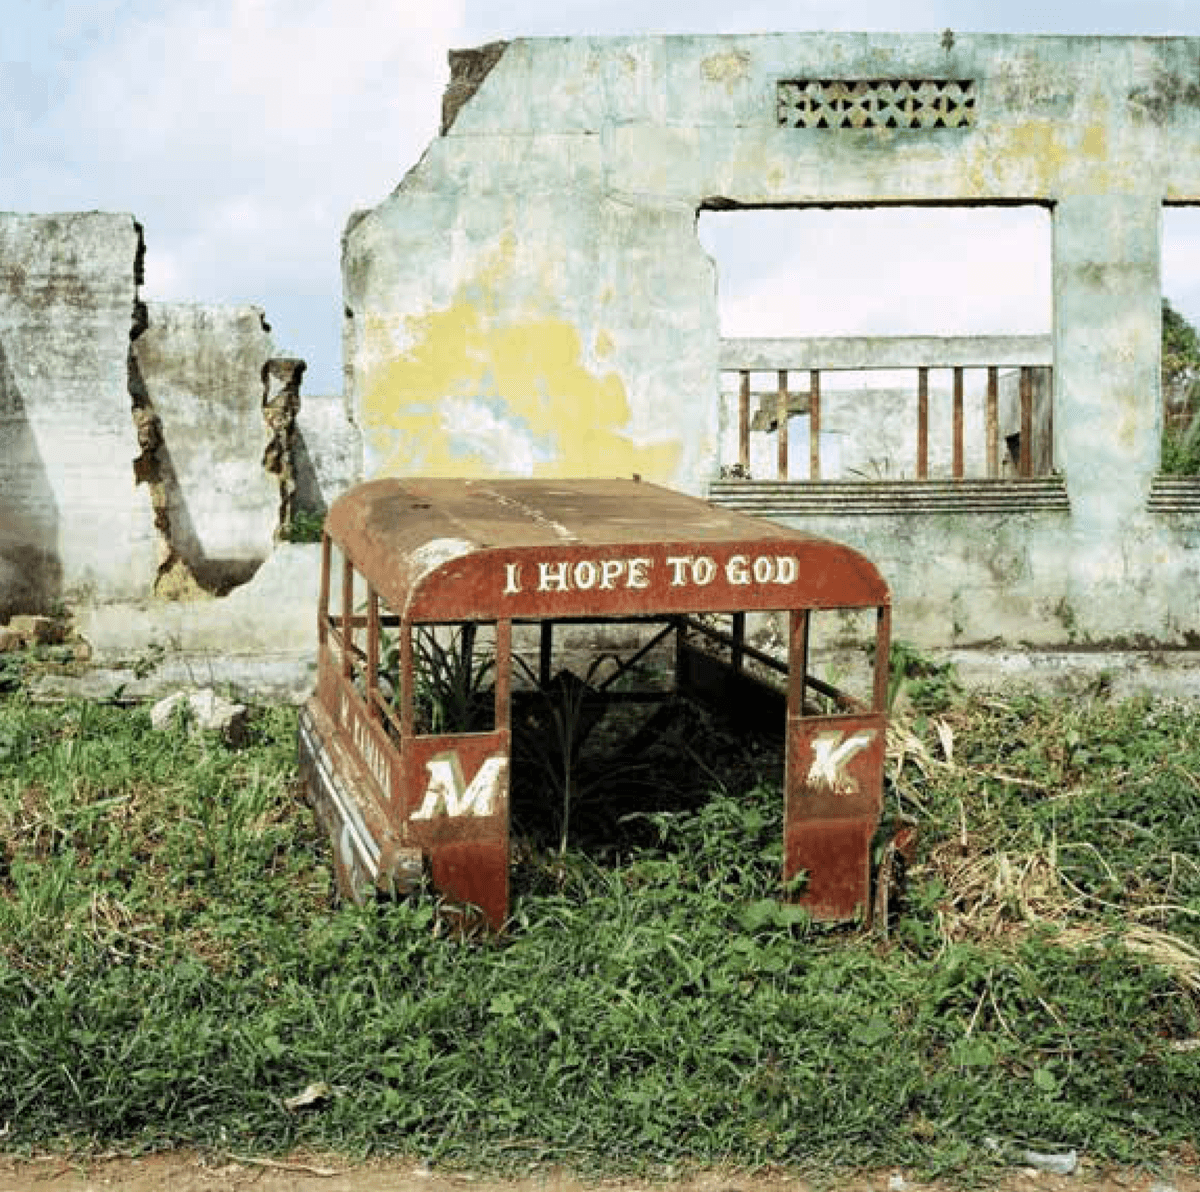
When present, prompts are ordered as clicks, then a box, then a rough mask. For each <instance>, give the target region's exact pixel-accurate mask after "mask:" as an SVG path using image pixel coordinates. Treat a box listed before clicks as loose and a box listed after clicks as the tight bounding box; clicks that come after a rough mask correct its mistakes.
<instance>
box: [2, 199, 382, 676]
mask: <svg viewBox="0 0 1200 1192" xmlns="http://www.w3.org/2000/svg"><path fill="white" fill-rule="evenodd" d="M144 253H145V250H144V244H143V240H142V235H141V229H140V227H139V226H138V224H137V223H136V222H135V221H134V220H133V218H132V217H131V216H123V215H102V214H97V213H90V214H80V215H54V216H37V215H0V469H2V470H3V473H4V477H5V480H4V483H3V485H0V623H2V622H3V620H4V619H5V618H6V617H7V616H8V615H9V614H10V613H21V612H26V611H27V612H41V613H45V612H50V611H58V610H60V608H66V607H67V606H70V607H71V608H72V609H73V611H74V612H75V613H76V624H77V627H78V628H79V629H81V630H82V632H83V634H84V636H85V638H86V639H87V640H86V641H85V642H81V643H80V649H81V650H94V652H95V655H96V659H97V662H98V663H101V664H105V665H108V664H112V663H114V662H118V663H119V662H121V661H122V660H125V661H128V660H130V659H133V663H131V665H134V669H135V670H136V671H137V672H138V673H139V674H140V673H142V672H143V671H144V670H145V665H144V659H145V656H146V652H147V651H150V652H152V653H153V654H155V655H160V654H162V655H165V652H166V651H168V650H179V651H183V653H184V654H185V655H188V656H190V658H191V659H192V660H193V663H195V662H196V660H205V659H209V658H212V657H215V656H217V655H219V654H224V655H225V656H226V660H227V662H228V665H227V667H226V669H230V668H232V670H233V671H235V672H237V673H238V674H241V673H242V672H243V671H245V670H246V669H247V661H246V660H247V658H249V657H254V656H257V658H258V660H259V661H260V663H261V664H262V666H263V668H265V670H270V669H271V667H272V665H275V664H273V663H272V661H271V660H272V659H273V658H277V659H285V660H286V661H285V662H282V663H279V664H278V666H282V667H283V669H284V670H286V671H288V672H289V673H290V674H291V678H290V679H287V680H281V681H283V682H285V685H286V683H289V682H294V681H295V676H296V675H297V674H303V673H305V667H306V666H307V661H306V659H307V656H308V655H310V654H311V653H312V649H313V636H312V634H313V630H312V611H311V604H312V600H313V599H315V591H316V587H315V585H316V554H315V552H314V551H313V550H312V548H307V549H301V548H295V549H293V548H283V549H282V550H279V551H277V550H276V545H277V542H278V540H279V539H281V538H286V537H289V536H290V534H291V532H292V530H293V529H294V525H293V523H294V522H295V519H296V517H297V516H298V515H299V514H301V513H307V514H308V515H309V519H310V522H311V520H312V517H313V516H319V515H320V514H321V513H323V511H324V508H325V506H326V505H327V503H328V502H329V501H330V500H332V499H333V497H334V496H336V495H337V493H338V492H340V491H342V489H344V488H345V487H348V485H349V484H350V483H352V482H353V481H354V479H356V477H357V468H358V452H357V437H356V434H355V431H354V428H353V426H352V425H351V423H350V421H349V420H348V419H347V418H346V416H345V411H344V405H343V403H342V401H341V398H340V397H339V398H337V399H324V400H317V401H315V402H314V403H313V405H314V408H313V410H312V411H310V412H308V413H307V415H305V416H302V414H301V410H302V397H301V381H302V377H303V374H304V368H305V365H304V362H303V361H302V360H294V359H288V358H282V357H280V356H279V355H278V353H277V351H276V349H275V346H274V343H273V341H272V338H271V335H270V329H269V327H268V326H267V323H266V320H265V318H264V315H263V311H262V310H261V309H259V308H258V307H253V306H244V307H220V306H205V305H199V304H185V303H158V302H155V303H144V302H143V301H142V300H141V299H140V296H139V287H140V285H141V283H142V267H143V257H144ZM267 559H271V560H272V561H273V566H272V567H270V568H268V569H267V571H266V573H265V574H264V575H263V576H262V578H261V580H259V581H258V582H254V583H249V582H248V581H250V580H251V577H254V576H255V574H256V572H257V571H258V570H259V568H260V567H262V565H263V563H264V561H265V560H267ZM281 569H282V571H283V573H284V574H285V575H286V579H285V580H284V581H283V582H282V584H280V583H276V582H274V581H273V577H277V576H278V574H279V572H280V570H281ZM234 589H237V590H238V591H239V592H240V591H243V590H244V592H245V594H243V595H241V596H239V597H238V598H236V599H226V600H224V601H222V600H214V599H213V597H216V596H221V595H222V594H225V593H229V592H231V591H233V590H234ZM297 601H298V602H299V604H297V603H296V602H297ZM14 623H15V622H14ZM10 639H11V640H13V641H16V640H17V638H16V637H15V635H14V634H11V633H10V634H8V635H6V638H5V640H6V641H9V640H10ZM278 666H277V667H276V669H278ZM127 677H128V676H127Z"/></svg>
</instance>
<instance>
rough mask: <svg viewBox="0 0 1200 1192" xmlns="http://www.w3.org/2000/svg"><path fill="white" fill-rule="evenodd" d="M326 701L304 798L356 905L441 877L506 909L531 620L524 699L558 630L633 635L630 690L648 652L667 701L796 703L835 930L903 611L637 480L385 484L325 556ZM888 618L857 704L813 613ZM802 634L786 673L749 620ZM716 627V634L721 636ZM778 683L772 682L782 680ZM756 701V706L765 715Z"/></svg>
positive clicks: (793, 786) (793, 760)
mask: <svg viewBox="0 0 1200 1192" xmlns="http://www.w3.org/2000/svg"><path fill="white" fill-rule="evenodd" d="M322 559H323V575H322V580H321V588H320V591H321V601H322V604H321V608H320V610H319V613H318V616H319V659H318V679H317V688H316V692H315V694H314V695H313V697H312V698H311V699H310V701H309V702H308V704H307V706H306V707H305V709H304V712H303V714H302V722H301V736H300V752H301V759H302V768H303V773H304V777H305V782H306V785H307V787H308V790H309V795H310V799H311V801H312V802H313V804H314V806H315V807H316V808H317V811H318V814H319V816H320V818H321V820H322V823H323V824H324V825H325V827H326V829H327V830H328V832H329V834H330V837H331V839H332V842H333V847H334V851H335V854H336V871H337V875H338V881H339V885H340V887H341V889H342V890H343V892H344V893H345V894H347V895H348V896H351V897H355V898H359V899H361V898H363V897H364V896H366V895H367V894H368V893H369V892H370V890H371V888H372V887H380V888H383V889H404V888H406V887H407V886H409V885H411V883H412V881H413V880H414V875H415V873H416V872H417V868H418V866H417V865H416V863H415V859H421V860H423V863H424V864H425V866H426V867H427V869H428V871H429V873H430V876H431V878H432V881H433V883H434V885H435V886H436V887H437V888H439V889H440V890H442V891H443V892H444V893H446V894H447V895H448V896H450V897H452V898H454V899H457V900H460V901H462V902H467V903H471V904H473V905H475V906H478V907H479V908H480V909H481V910H482V912H483V913H484V915H485V916H486V918H487V920H488V921H489V923H491V924H492V925H493V926H494V927H497V928H498V927H500V926H502V925H503V923H504V921H505V919H506V917H507V914H508V867H509V800H510V771H511V766H512V754H513V728H512V715H513V713H512V705H513V701H514V692H513V675H514V671H513V666H514V657H515V656H516V651H515V650H514V640H513V638H514V626H517V627H518V628H519V629H520V630H521V633H522V635H524V636H523V639H522V640H525V638H526V637H527V636H528V633H529V630H530V628H531V627H533V628H535V629H536V640H535V641H534V644H533V647H532V661H531V662H528V661H526V660H525V659H524V658H521V660H520V670H521V675H522V681H523V683H525V684H526V685H532V687H533V688H534V689H540V690H542V691H543V692H544V691H546V690H547V689H548V688H549V687H550V685H551V683H552V682H554V681H558V679H559V678H560V677H561V676H554V677H553V678H552V675H551V666H550V662H549V659H550V656H551V651H552V649H553V644H554V638H555V635H556V634H560V635H561V634H563V633H565V632H566V631H567V629H568V628H570V627H580V626H588V627H595V626H604V625H608V626H614V625H633V626H636V628H637V630H638V634H639V635H640V636H638V637H637V641H638V642H639V643H640V644H638V646H637V648H636V649H631V650H630V651H629V654H628V656H627V657H623V658H619V659H616V660H615V663H614V665H615V670H612V671H611V673H609V674H608V675H607V677H606V678H603V679H601V678H599V677H597V676H596V675H595V674H594V671H593V670H588V673H587V676H586V678H585V679H580V678H579V677H578V676H574V682H575V683H577V684H583V686H584V688H586V692H587V698H588V699H591V700H594V701H614V702H616V701H622V700H623V701H636V700H647V701H652V700H654V699H658V698H661V696H660V694H659V693H656V692H653V691H631V690H619V688H620V687H621V685H620V684H618V683H616V680H617V679H618V678H622V677H624V678H628V677H629V676H630V675H632V674H634V673H635V668H636V666H637V664H638V662H639V661H640V660H641V659H642V658H643V657H644V656H646V655H647V653H648V652H649V651H651V650H660V649H667V648H668V647H669V646H670V644H671V643H673V646H674V648H673V650H668V652H669V653H670V655H671V658H672V673H671V675H670V687H671V691H672V692H673V693H675V694H678V693H683V694H695V695H704V696H706V697H709V698H716V699H718V700H722V699H723V700H725V701H727V702H732V703H733V704H734V705H736V706H738V707H740V708H741V710H742V711H743V712H744V713H748V712H750V711H751V710H753V709H755V708H757V707H759V706H766V705H767V704H772V701H774V704H773V706H774V705H778V708H779V712H780V715H779V724H780V729H781V732H782V734H783V750H784V757H785V761H784V774H783V784H784V788H785V789H784V808H785V826H784V835H785V861H784V876H785V877H789V878H790V877H791V876H793V875H795V874H796V873H798V872H799V871H800V870H804V871H805V872H806V873H807V875H808V877H807V882H806V883H805V885H804V887H803V889H802V891H801V893H800V895H799V898H800V901H802V902H804V903H806V904H807V905H808V906H809V907H810V908H811V909H812V911H813V913H814V914H815V915H817V916H820V917H824V918H851V917H853V916H855V915H857V914H860V913H864V912H865V910H866V908H867V906H868V901H869V885H870V876H869V868H868V866H869V856H870V841H871V839H872V836H873V835H874V832H875V829H876V827H877V824H878V819H879V812H880V803H881V797H882V783H883V748H884V740H885V735H886V725H885V704H886V691H887V652H888V640H889V634H890V620H889V608H890V605H889V596H888V591H887V586H886V584H885V583H884V582H883V580H882V578H881V577H880V575H879V573H878V571H877V570H876V569H875V567H874V566H873V565H872V564H871V563H870V561H869V560H868V559H866V558H865V557H864V556H863V555H861V554H859V553H858V552H856V551H854V550H851V549H850V548H848V547H846V546H843V545H841V544H839V543H836V542H832V541H829V540H827V539H822V538H817V537H815V536H813V535H810V534H806V533H803V532H801V531H799V530H794V529H790V528H787V527H784V526H780V525H776V524H773V523H771V522H768V521H764V520H761V519H758V518H753V517H749V516H747V515H745V514H741V513H737V512H733V511H729V510H723V509H719V508H717V507H715V506H712V505H710V504H708V503H707V502H705V501H701V500H698V499H696V498H693V497H688V496H683V495H681V494H678V493H674V492H670V491H668V490H666V489H662V488H658V487H656V486H654V485H650V484H644V483H640V482H638V481H637V480H610V481H606V480H550V481H533V480H529V481H525V480H487V481H484V480H479V481H468V480H434V479H428V480H427V479H406V480H397V479H390V480H379V481H373V482H370V483H367V484H364V485H361V486H359V487H358V488H356V489H354V490H352V491H351V492H349V493H347V494H346V495H345V496H343V497H342V498H341V499H340V500H338V501H337V502H335V504H334V505H333V507H332V509H331V510H330V512H329V516H328V518H327V521H326V530H325V539H324V546H323V552H322ZM835 610H851V611H854V610H858V611H860V612H865V613H866V615H868V616H869V617H870V618H872V621H871V631H870V637H871V641H870V651H869V654H870V668H869V669H870V672H871V674H870V682H869V684H868V686H867V688H866V690H865V691H863V692H860V693H859V697H858V698H857V699H852V698H850V697H848V696H846V695H845V694H844V693H843V692H841V691H840V690H838V688H836V687H834V686H832V685H831V684H829V683H827V682H824V681H822V680H820V679H819V678H818V677H817V676H816V675H815V674H813V673H812V668H811V666H810V658H809V629H810V618H812V617H813V616H818V615H821V616H823V615H825V614H826V613H832V612H834V611H835ZM764 613H765V614H772V615H774V616H777V617H779V618H780V619H781V620H782V621H783V623H784V624H785V625H786V626H787V643H786V645H785V646H784V648H783V650H782V652H781V655H780V656H776V655H775V654H772V653H770V652H767V651H764V650H760V649H758V648H757V647H756V646H755V645H754V644H752V643H751V642H750V641H749V640H748V639H747V633H746V617H747V615H756V614H764ZM714 618H715V619H716V621H719V624H718V623H715V622H714ZM760 672H761V673H766V672H771V673H774V674H776V675H777V676H778V678H777V681H776V682H775V683H774V685H772V684H771V683H764V682H763V680H762V678H761V674H760ZM756 701H757V702H756Z"/></svg>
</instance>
